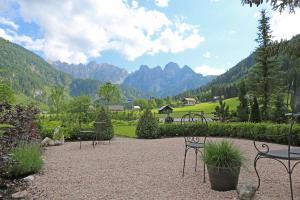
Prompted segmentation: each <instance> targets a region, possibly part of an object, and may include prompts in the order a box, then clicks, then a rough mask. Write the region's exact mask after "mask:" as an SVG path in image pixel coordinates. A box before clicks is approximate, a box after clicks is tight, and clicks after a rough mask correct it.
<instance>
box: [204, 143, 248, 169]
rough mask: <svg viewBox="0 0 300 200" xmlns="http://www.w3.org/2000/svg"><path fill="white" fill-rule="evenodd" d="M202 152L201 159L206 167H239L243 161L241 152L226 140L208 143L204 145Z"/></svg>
mask: <svg viewBox="0 0 300 200" xmlns="http://www.w3.org/2000/svg"><path fill="white" fill-rule="evenodd" d="M204 151H205V152H204V154H203V157H202V158H203V160H204V162H205V163H206V164H207V165H208V166H212V167H218V168H219V167H220V168H223V167H224V168H235V167H240V166H241V165H242V162H243V160H244V157H243V155H242V153H241V151H240V150H239V149H238V148H236V147H234V146H233V145H232V143H230V142H228V141H226V140H223V141H221V142H209V143H207V144H206V145H205V149H204Z"/></svg>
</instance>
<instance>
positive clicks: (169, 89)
mask: <svg viewBox="0 0 300 200" xmlns="http://www.w3.org/2000/svg"><path fill="white" fill-rule="evenodd" d="M52 65H53V66H54V67H55V68H56V69H58V70H60V71H63V72H65V73H68V74H70V75H72V76H74V77H76V78H80V79H93V80H99V81H102V82H106V81H111V82H112V83H115V84H122V85H123V86H124V87H126V86H127V87H130V88H134V89H136V90H137V91H142V92H144V93H146V94H149V95H150V96H156V97H166V96H173V95H176V94H178V93H180V92H183V91H185V90H189V89H194V88H197V87H200V86H203V85H205V84H207V83H208V82H210V81H211V80H213V79H214V78H215V76H203V75H201V74H197V73H195V72H194V71H193V70H192V69H191V68H190V67H188V66H186V65H185V66H183V67H182V68H180V67H179V66H178V64H176V63H174V62H170V63H168V64H167V65H166V66H165V67H164V69H162V68H161V67H160V66H157V67H155V68H149V67H148V66H147V65H142V66H141V67H140V68H139V69H138V70H137V71H135V72H133V73H130V74H129V73H128V72H127V71H126V70H125V69H122V68H120V67H117V66H115V65H111V64H107V63H102V64H97V63H96V62H94V61H93V62H90V63H88V64H77V65H76V64H67V63H62V62H60V61H55V62H53V63H52Z"/></svg>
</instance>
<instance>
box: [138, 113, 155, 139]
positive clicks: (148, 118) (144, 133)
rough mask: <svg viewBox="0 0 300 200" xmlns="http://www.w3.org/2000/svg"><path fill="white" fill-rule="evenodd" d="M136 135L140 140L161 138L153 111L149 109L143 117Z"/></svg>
mask: <svg viewBox="0 0 300 200" xmlns="http://www.w3.org/2000/svg"><path fill="white" fill-rule="evenodd" d="M136 135H137V136H138V137H139V138H147V139H154V138H158V137H159V131H158V120H157V119H156V118H155V117H154V115H153V114H152V112H151V110H150V109H149V108H147V109H146V110H145V111H144V113H143V115H142V116H141V118H140V120H139V122H138V125H137V127H136Z"/></svg>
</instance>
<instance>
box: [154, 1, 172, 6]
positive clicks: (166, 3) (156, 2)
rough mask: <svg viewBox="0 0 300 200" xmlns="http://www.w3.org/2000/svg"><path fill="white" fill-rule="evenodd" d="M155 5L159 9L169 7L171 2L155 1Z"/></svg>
mask: <svg viewBox="0 0 300 200" xmlns="http://www.w3.org/2000/svg"><path fill="white" fill-rule="evenodd" d="M154 3H155V5H157V6H159V7H168V5H169V0H154Z"/></svg>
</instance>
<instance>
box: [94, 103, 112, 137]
mask: <svg viewBox="0 0 300 200" xmlns="http://www.w3.org/2000/svg"><path fill="white" fill-rule="evenodd" d="M95 122H104V123H95V124H94V128H95V131H96V134H97V137H98V140H111V139H112V138H113V137H114V128H113V125H112V122H111V119H110V116H109V115H108V113H107V112H106V111H105V109H104V108H101V110H100V113H99V115H98V116H97V118H96V121H95Z"/></svg>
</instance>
